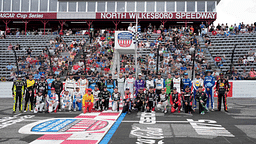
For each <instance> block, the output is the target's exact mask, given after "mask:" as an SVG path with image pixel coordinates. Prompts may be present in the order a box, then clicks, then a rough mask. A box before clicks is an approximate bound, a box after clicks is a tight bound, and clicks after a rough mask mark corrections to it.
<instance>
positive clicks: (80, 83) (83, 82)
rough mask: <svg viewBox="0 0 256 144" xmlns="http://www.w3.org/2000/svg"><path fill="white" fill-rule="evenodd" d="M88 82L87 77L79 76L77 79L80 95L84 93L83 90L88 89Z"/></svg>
mask: <svg viewBox="0 0 256 144" xmlns="http://www.w3.org/2000/svg"><path fill="white" fill-rule="evenodd" d="M88 84H89V82H88V80H87V79H81V78H80V79H79V80H78V86H79V88H80V92H81V94H82V95H84V94H85V90H86V89H88Z"/></svg>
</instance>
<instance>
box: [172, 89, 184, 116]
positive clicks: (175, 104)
mask: <svg viewBox="0 0 256 144" xmlns="http://www.w3.org/2000/svg"><path fill="white" fill-rule="evenodd" d="M170 103H171V105H172V108H171V113H174V112H175V111H176V109H177V108H178V113H180V108H181V95H180V93H178V92H177V88H176V87H174V88H173V91H172V93H171V95H170Z"/></svg>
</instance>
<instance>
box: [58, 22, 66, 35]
mask: <svg viewBox="0 0 256 144" xmlns="http://www.w3.org/2000/svg"><path fill="white" fill-rule="evenodd" d="M59 23H60V29H61V31H62V32H63V26H64V23H65V21H59Z"/></svg>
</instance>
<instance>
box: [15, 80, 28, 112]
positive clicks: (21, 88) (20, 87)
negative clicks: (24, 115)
mask: <svg viewBox="0 0 256 144" xmlns="http://www.w3.org/2000/svg"><path fill="white" fill-rule="evenodd" d="M25 86H26V83H25V82H24V81H22V80H16V81H14V82H13V86H12V95H13V96H14V104H13V111H14V112H16V108H17V103H18V102H19V110H20V111H22V101H23V96H24V92H25Z"/></svg>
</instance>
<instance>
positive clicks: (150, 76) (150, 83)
mask: <svg viewBox="0 0 256 144" xmlns="http://www.w3.org/2000/svg"><path fill="white" fill-rule="evenodd" d="M150 86H152V87H155V83H154V80H153V79H152V75H148V80H146V88H147V89H148V90H149V87H150Z"/></svg>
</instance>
